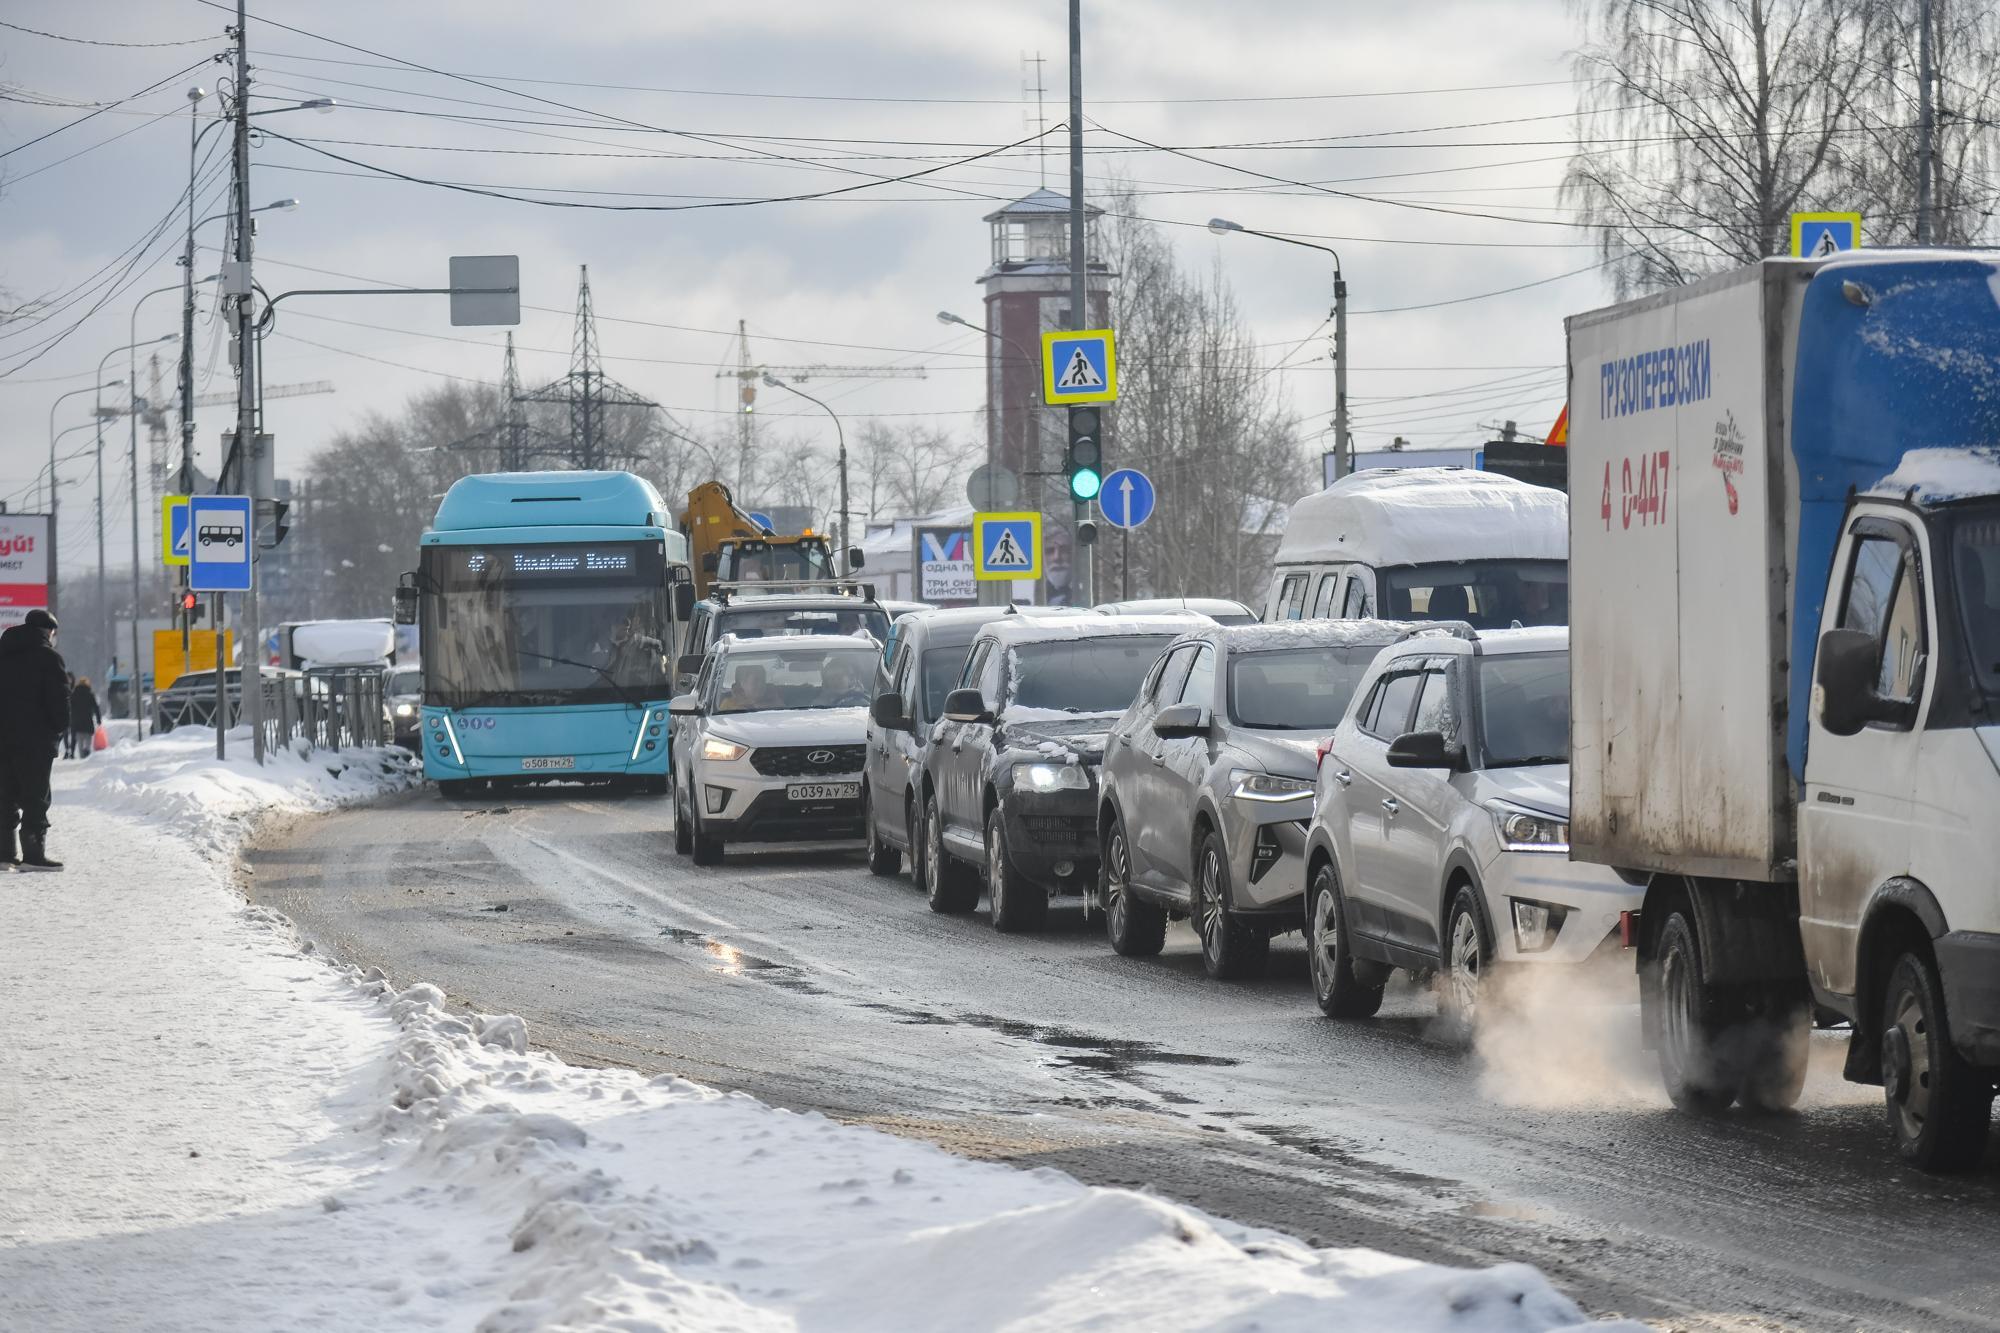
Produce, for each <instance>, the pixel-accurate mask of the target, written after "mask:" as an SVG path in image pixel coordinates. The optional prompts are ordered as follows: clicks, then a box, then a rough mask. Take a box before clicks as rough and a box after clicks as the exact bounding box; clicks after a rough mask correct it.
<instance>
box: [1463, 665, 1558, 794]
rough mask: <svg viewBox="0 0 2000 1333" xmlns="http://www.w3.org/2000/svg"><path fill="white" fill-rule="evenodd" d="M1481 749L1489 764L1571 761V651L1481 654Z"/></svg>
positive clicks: (1493, 766)
mask: <svg viewBox="0 0 2000 1333" xmlns="http://www.w3.org/2000/svg"><path fill="white" fill-rule="evenodd" d="M1478 680H1479V751H1480V754H1481V755H1482V756H1483V763H1484V767H1486V768H1518V767H1521V766H1523V765H1527V764H1567V763H1568V762H1569V654H1568V653H1566V652H1560V653H1505V654H1500V655H1497V656H1489V657H1481V658H1480V659H1479V666H1478Z"/></svg>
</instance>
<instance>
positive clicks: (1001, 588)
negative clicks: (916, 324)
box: [937, 310, 1042, 606]
mask: <svg viewBox="0 0 2000 1333" xmlns="http://www.w3.org/2000/svg"><path fill="white" fill-rule="evenodd" d="M937 321H938V323H940V324H956V325H958V326H959V327H960V328H964V329H971V330H972V331H973V332H974V333H983V334H985V335H986V337H987V340H988V341H989V342H999V343H1002V344H1004V345H1005V346H1006V347H1007V348H1008V349H1010V350H1011V351H1012V352H1013V353H1014V355H1015V356H1018V357H1020V358H1021V364H1022V365H1023V366H1024V367H1026V368H1027V371H1028V375H1029V378H1030V379H1032V380H1033V381H1034V385H1035V397H1036V399H1037V401H1039V400H1040V399H1041V396H1042V377H1041V375H1040V374H1038V373H1037V372H1036V366H1035V358H1034V356H1033V355H1032V354H1030V353H1029V351H1028V349H1027V348H1025V347H1023V346H1021V344H1020V343H1018V342H1016V341H1014V340H1013V339H1012V338H1009V337H1008V336H1007V335H1006V334H1004V333H1001V332H1000V331H999V330H998V329H990V328H988V327H986V325H984V324H974V323H973V322H972V321H971V320H969V319H967V318H965V316H963V315H954V314H953V313H951V311H949V310H940V311H938V313H937ZM1006 380H1007V377H1006V375H1005V373H1004V372H1003V373H1002V374H1001V376H1000V378H999V380H998V381H997V382H998V383H1000V384H1005V383H1006ZM995 382H996V381H994V379H993V377H992V376H988V377H987V386H988V387H987V392H986V415H987V423H986V465H987V466H988V467H993V466H995V465H996V464H998V463H999V461H1000V424H1001V419H1000V403H999V395H998V393H997V392H996V391H995V389H994V388H993V387H992V386H993V384H994V383H995ZM1033 429H1034V423H1033V422H1030V423H1029V430H1030V432H1032V431H1033ZM1024 457H1025V458H1026V459H1027V461H1028V462H1029V463H1030V465H1032V464H1033V462H1034V458H1033V451H1032V450H1029V449H1027V446H1026V444H1025V442H1024ZM1036 494H1037V497H1038V498H1037V500H1036V508H1038V509H1039V508H1040V507H1041V503H1040V499H1039V495H1040V492H1039V491H1037V492H1036ZM975 503H977V501H976V500H975ZM1013 586H1014V585H1013V584H1011V583H1001V582H997V581H995V580H992V579H987V580H984V581H982V582H981V583H980V585H979V602H980V605H982V606H1005V605H1006V604H1007V603H1008V601H1009V600H1011V599H1012V598H1013V595H1014V593H1013Z"/></svg>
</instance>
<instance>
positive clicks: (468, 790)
mask: <svg viewBox="0 0 2000 1333" xmlns="http://www.w3.org/2000/svg"><path fill="white" fill-rule="evenodd" d="M438 795H440V796H442V797H444V798H445V799H446V800H448V801H456V800H462V799H463V798H465V797H467V796H470V795H472V780H471V779H470V778H439V779H438Z"/></svg>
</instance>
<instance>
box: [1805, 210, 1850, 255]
mask: <svg viewBox="0 0 2000 1333" xmlns="http://www.w3.org/2000/svg"><path fill="white" fill-rule="evenodd" d="M1860 248H1861V215H1860V214H1859V213H1794V214H1792V258H1794V259H1825V258H1827V257H1828V256H1830V255H1837V254H1839V253H1840V252H1841V251H1842V250H1859V249H1860Z"/></svg>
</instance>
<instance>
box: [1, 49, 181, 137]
mask: <svg viewBox="0 0 2000 1333" xmlns="http://www.w3.org/2000/svg"><path fill="white" fill-rule="evenodd" d="M207 63H208V61H206V60H197V61H195V62H194V63H193V64H192V65H188V66H185V67H184V68H181V69H177V70H175V71H174V72H173V73H172V74H169V75H167V77H165V78H164V79H159V80H156V81H155V82H153V83H149V84H147V85H146V86H145V87H143V88H141V89H139V91H137V92H135V93H128V94H126V95H125V96H124V97H121V98H119V99H118V100H117V101H115V102H106V103H105V104H104V105H103V106H100V107H98V108H96V109H95V110H92V111H89V112H86V113H85V114H83V115H81V116H78V117H77V118H76V119H75V120H71V121H65V122H64V123H63V124H61V125H58V126H56V127H55V128H54V129H52V130H50V131H48V132H47V133H46V134H38V135H36V136H35V137H34V138H32V139H30V140H28V141H27V142H26V143H17V144H15V145H14V146H13V147H12V148H7V149H0V158H8V157H12V156H13V155H14V154H16V153H19V152H22V151H24V150H25V149H29V148H33V147H34V146H35V145H36V144H38V143H41V142H42V141H43V140H45V139H53V138H54V137H55V136H56V135H58V134H61V133H62V132H63V131H64V130H73V129H75V128H76V127H77V126H79V125H81V124H83V123H84V122H85V121H87V120H93V119H95V118H96V117H98V116H101V115H103V114H104V113H105V112H107V111H109V110H111V109H112V108H113V107H119V106H123V105H125V104H126V103H127V102H133V101H137V100H138V99H139V98H141V97H144V96H146V94H148V93H151V92H157V91H158V90H159V89H161V88H164V87H166V86H167V85H168V84H170V83H172V82H173V81H174V80H175V79H178V78H180V77H181V76H182V75H184V74H192V73H193V72H194V71H196V70H198V69H200V68H201V67H202V66H203V65H206V64H207Z"/></svg>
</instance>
